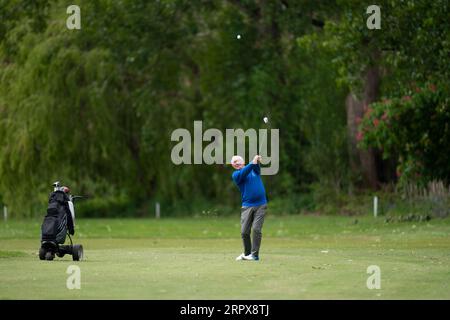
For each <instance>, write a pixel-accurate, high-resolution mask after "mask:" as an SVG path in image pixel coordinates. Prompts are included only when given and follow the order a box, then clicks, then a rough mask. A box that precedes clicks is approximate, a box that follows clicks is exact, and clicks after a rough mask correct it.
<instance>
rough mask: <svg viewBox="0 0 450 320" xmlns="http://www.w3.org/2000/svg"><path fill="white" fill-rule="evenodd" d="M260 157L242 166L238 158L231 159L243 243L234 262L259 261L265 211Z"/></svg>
mask: <svg viewBox="0 0 450 320" xmlns="http://www.w3.org/2000/svg"><path fill="white" fill-rule="evenodd" d="M260 162H261V156H259V155H256V156H255V157H254V158H253V161H252V162H251V163H249V164H248V165H246V166H245V165H244V159H242V157H240V156H233V157H232V158H231V165H232V166H233V168H234V169H236V171H234V172H233V175H232V177H233V181H234V183H236V185H237V186H238V187H239V190H240V191H241V198H242V208H241V236H242V241H243V243H244V253H242V254H241V255H240V256H239V257H237V258H236V260H253V261H257V260H259V247H260V246H261V238H262V233H261V229H262V226H263V223H264V215H265V214H266V209H267V199H266V191H265V190H264V185H263V182H262V180H261V168H260V166H259V163H260ZM251 229H253V239H252V240H250V231H251Z"/></svg>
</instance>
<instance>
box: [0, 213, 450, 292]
mask: <svg viewBox="0 0 450 320" xmlns="http://www.w3.org/2000/svg"><path fill="white" fill-rule="evenodd" d="M356 219H357V221H356ZM238 223H239V219H238V218H237V217H235V218H215V217H204V218H197V219H196V218H191V219H189V218H183V219H161V220H154V219H130V220H123V219H122V220H119V219H117V220H114V219H104V220H81V219H80V220H79V221H78V229H77V234H76V237H75V239H74V240H75V242H76V243H81V244H83V245H84V247H85V261H82V262H76V263H75V262H73V261H72V260H71V257H70V256H66V257H64V258H63V259H58V258H56V259H55V261H53V262H47V261H40V260H39V258H38V256H37V251H38V248H39V234H40V230H39V228H40V221H14V220H13V221H9V222H8V223H4V222H1V223H0V298H1V299H450V287H449V284H450V268H449V265H450V220H448V219H446V220H441V219H434V220H431V221H429V222H397V223H389V224H386V223H384V220H383V219H382V218H378V219H374V218H372V217H358V218H355V217H316V216H289V217H272V216H268V217H267V219H266V222H265V225H264V229H263V243H262V250H261V260H260V261H259V262H247V261H241V262H236V261H234V259H235V257H236V256H237V255H239V254H240V253H241V241H240V235H239V225H238ZM71 264H77V265H79V266H80V268H81V290H68V289H67V288H66V279H67V277H68V274H66V270H67V267H68V266H69V265H71ZM370 265H377V266H379V267H380V268H381V289H380V290H369V289H368V288H367V287H366V281H367V278H368V276H369V274H367V273H366V270H367V267H368V266H370Z"/></svg>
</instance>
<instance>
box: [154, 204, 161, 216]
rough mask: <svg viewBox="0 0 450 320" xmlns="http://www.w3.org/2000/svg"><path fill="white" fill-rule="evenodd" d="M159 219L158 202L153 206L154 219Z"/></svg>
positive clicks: (159, 209) (159, 207) (159, 208)
mask: <svg viewBox="0 0 450 320" xmlns="http://www.w3.org/2000/svg"><path fill="white" fill-rule="evenodd" d="M160 217H161V206H160V205H159V202H157V203H156V204H155V218H156V219H159V218H160Z"/></svg>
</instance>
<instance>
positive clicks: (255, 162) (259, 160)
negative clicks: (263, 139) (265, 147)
mask: <svg viewBox="0 0 450 320" xmlns="http://www.w3.org/2000/svg"><path fill="white" fill-rule="evenodd" d="M258 162H261V156H260V155H258V154H257V155H256V156H255V157H254V158H253V161H252V163H253V164H258Z"/></svg>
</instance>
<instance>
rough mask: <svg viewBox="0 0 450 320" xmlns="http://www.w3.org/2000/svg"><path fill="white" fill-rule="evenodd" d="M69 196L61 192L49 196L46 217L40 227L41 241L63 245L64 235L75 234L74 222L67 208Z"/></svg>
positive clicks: (57, 191)
mask: <svg viewBox="0 0 450 320" xmlns="http://www.w3.org/2000/svg"><path fill="white" fill-rule="evenodd" d="M69 201H70V198H69V196H68V195H67V194H66V193H65V192H64V191H62V190H56V191H54V192H52V193H51V194H50V197H49V200H48V207H47V215H46V216H45V218H44V222H43V223H42V227H41V241H42V242H44V241H45V242H54V243H56V244H63V243H64V242H65V241H66V234H67V231H69V234H71V235H73V234H74V233H75V229H74V221H73V218H72V214H71V212H70V207H69Z"/></svg>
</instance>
